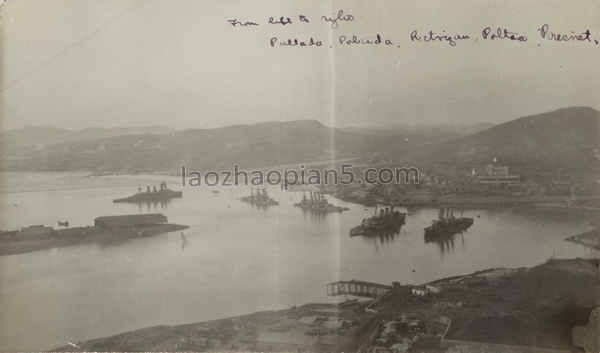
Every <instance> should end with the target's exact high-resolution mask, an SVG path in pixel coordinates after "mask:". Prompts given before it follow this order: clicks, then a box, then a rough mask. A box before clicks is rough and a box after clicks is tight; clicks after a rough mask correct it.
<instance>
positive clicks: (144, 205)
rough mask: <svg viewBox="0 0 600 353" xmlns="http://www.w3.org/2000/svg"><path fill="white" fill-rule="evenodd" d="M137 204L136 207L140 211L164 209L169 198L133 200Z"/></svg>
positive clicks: (169, 201)
mask: <svg viewBox="0 0 600 353" xmlns="http://www.w3.org/2000/svg"><path fill="white" fill-rule="evenodd" d="M135 203H137V205H138V209H139V211H140V213H141V212H143V211H153V210H166V209H167V206H168V205H169V203H171V200H160V201H158V200H155V201H143V202H135Z"/></svg>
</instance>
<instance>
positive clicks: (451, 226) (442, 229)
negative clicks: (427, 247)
mask: <svg viewBox="0 0 600 353" xmlns="http://www.w3.org/2000/svg"><path fill="white" fill-rule="evenodd" d="M472 225H473V218H464V217H463V211H462V210H461V212H460V218H455V217H454V207H451V208H447V209H443V208H440V213H439V217H438V219H437V220H434V221H432V224H431V226H429V227H427V228H425V237H434V236H441V235H453V234H456V233H461V232H463V231H465V230H467V229H468V228H469V227H470V226H472Z"/></svg>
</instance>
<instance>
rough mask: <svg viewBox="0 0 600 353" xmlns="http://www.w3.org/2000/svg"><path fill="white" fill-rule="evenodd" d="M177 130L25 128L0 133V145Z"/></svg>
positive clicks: (45, 126) (35, 143)
mask: <svg viewBox="0 0 600 353" xmlns="http://www.w3.org/2000/svg"><path fill="white" fill-rule="evenodd" d="M174 132H177V130H175V129H172V128H170V127H166V126H145V127H116V128H110V129H108V128H95V127H94V128H86V129H83V130H79V131H71V130H67V129H61V128H58V127H56V126H51V125H44V126H25V127H22V128H20V129H16V130H10V131H5V132H2V133H0V145H2V146H11V147H20V146H36V145H51V144H56V143H66V142H76V141H86V140H97V139H105V138H111V137H115V136H120V135H129V134H156V135H161V134H171V133H174Z"/></svg>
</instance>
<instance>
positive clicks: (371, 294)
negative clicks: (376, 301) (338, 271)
mask: <svg viewBox="0 0 600 353" xmlns="http://www.w3.org/2000/svg"><path fill="white" fill-rule="evenodd" d="M391 290H392V286H386V285H384V284H379V283H372V282H364V281H355V280H352V281H338V282H333V283H329V284H327V295H328V296H336V295H342V294H351V295H356V296H360V297H368V298H377V297H379V296H380V295H382V294H385V293H387V292H389V291H391Z"/></svg>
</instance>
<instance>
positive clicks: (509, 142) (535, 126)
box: [405, 107, 600, 169]
mask: <svg viewBox="0 0 600 353" xmlns="http://www.w3.org/2000/svg"><path fill="white" fill-rule="evenodd" d="M599 148H600V112H598V111H596V110H594V109H592V108H587V107H571V108H564V109H559V110H556V111H553V112H548V113H542V114H536V115H531V116H526V117H523V118H519V119H516V120H513V121H510V122H507V123H504V124H500V125H497V126H494V127H492V128H490V129H487V130H484V131H481V132H478V133H476V134H473V135H470V136H466V137H463V138H460V139H457V140H452V141H447V142H444V143H441V144H439V145H435V146H430V147H427V148H424V149H421V150H418V151H412V152H411V153H410V154H409V155H407V156H405V157H406V158H409V159H410V160H411V161H413V163H418V164H432V163H436V164H443V165H457V166H468V165H478V164H485V163H489V162H491V161H492V160H493V159H494V158H497V159H498V160H501V161H502V163H504V164H512V165H523V166H525V165H528V166H532V167H540V168H569V167H577V168H578V169H582V168H583V169H585V168H586V166H588V167H589V168H592V167H593V166H594V165H596V164H597V162H598V159H597V157H596V156H595V154H596V155H597V154H598V149H599ZM594 150H595V151H594Z"/></svg>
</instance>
